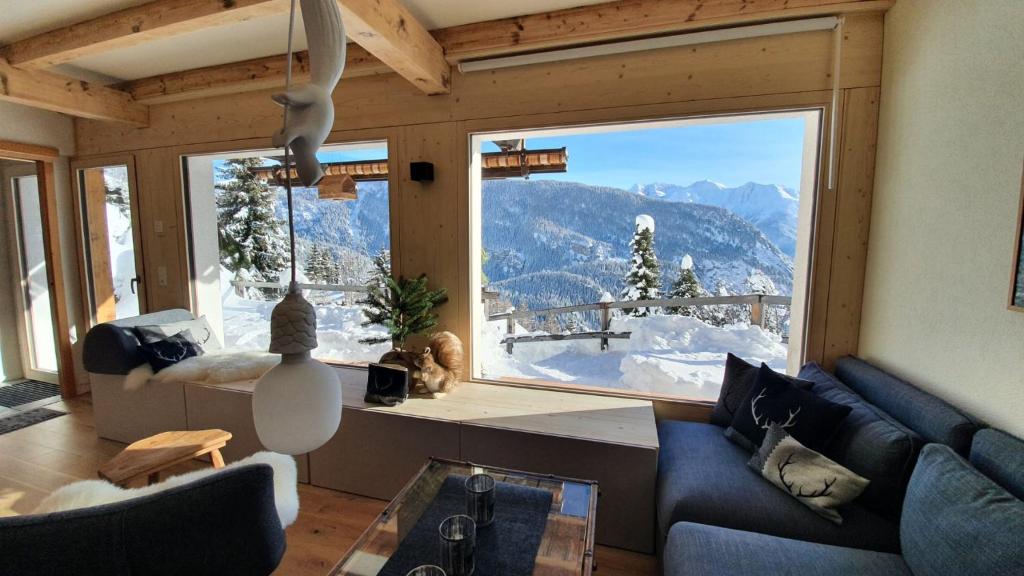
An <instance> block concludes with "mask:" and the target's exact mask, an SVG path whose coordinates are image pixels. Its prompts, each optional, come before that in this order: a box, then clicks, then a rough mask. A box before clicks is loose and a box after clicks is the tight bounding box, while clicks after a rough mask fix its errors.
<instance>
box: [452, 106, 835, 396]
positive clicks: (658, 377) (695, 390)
mask: <svg viewBox="0 0 1024 576" xmlns="http://www.w3.org/2000/svg"><path fill="white" fill-rule="evenodd" d="M819 122H820V114H819V112H818V111H808V112H786V113H773V114H758V115H746V116H736V117H729V118H713V119H700V120H679V121H657V122H644V123H632V124H621V125H602V126H587V127H577V128H565V129H550V130H526V131H516V132H507V133H490V134H476V135H474V136H473V137H472V154H473V158H472V168H471V170H472V174H471V182H472V194H473V205H474V208H473V210H474V212H473V213H474V218H473V222H474V223H473V250H475V251H476V252H477V255H478V256H477V257H476V258H474V266H477V267H478V270H476V271H475V272H474V274H473V277H474V278H476V277H477V276H479V281H478V290H479V297H478V298H475V299H474V302H476V303H478V304H476V310H475V311H474V338H475V340H474V347H473V350H474V358H473V369H474V376H475V377H477V378H482V379H487V380H502V381H517V382H527V383H536V384H540V385H552V384H554V385H562V386H565V385H568V386H587V387H600V388H606V389H615V390H622V391H627V392H631V393H650V394H654V395H658V396H674V397H686V398H698V399H715V398H717V396H718V391H719V389H720V385H721V381H722V375H723V371H724V366H725V358H726V354H727V353H729V352H732V353H734V354H737V355H739V356H741V357H743V358H746V359H747V360H749V361H752V362H765V363H767V364H768V365H769V366H771V367H772V368H775V369H779V370H786V369H787V367H788V366H796V365H798V362H799V359H800V355H801V352H802V350H801V347H802V342H803V325H804V313H803V306H804V300H805V292H806V269H807V262H808V247H809V246H810V236H811V226H810V224H811V221H812V220H813V218H812V213H813V206H812V204H813V198H814V190H815V172H816V166H817V157H818V140H819Z"/></svg>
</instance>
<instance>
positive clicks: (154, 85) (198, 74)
mask: <svg viewBox="0 0 1024 576" xmlns="http://www.w3.org/2000/svg"><path fill="white" fill-rule="evenodd" d="M287 61H288V60H287V58H286V57H285V55H284V54H281V55H278V56H268V57H266V58H254V59H252V60H246V61H244V62H233V63H230V64H221V65H218V66H207V67H205V68H198V69H194V70H185V71H183V72H172V73H169V74H161V75H159V76H151V77H148V78H141V79H139V80H130V81H128V82H122V83H120V84H118V85H117V88H118V89H120V90H123V91H125V92H128V93H129V94H131V95H132V96H133V97H134V98H135V100H136V101H138V102H143V103H146V104H159V103H163V102H176V101H179V100H192V99H195V98H207V97H210V96H219V95H223V94H237V93H239V92H253V91H257V90H267V89H271V88H281V87H282V86H283V84H284V76H285V67H286V66H285V64H286V63H287ZM292 62H293V66H292V74H293V77H294V80H295V81H297V82H305V81H306V80H309V53H308V52H306V51H301V52H296V53H295V55H294V57H293V60H292ZM388 72H391V68H389V67H388V66H387V65H386V64H384V63H383V62H381V61H380V60H378V59H377V58H376V57H374V56H373V55H372V54H370V53H369V52H367V51H366V50H365V49H364V48H362V47H361V46H358V45H356V44H352V43H350V44H349V46H348V52H347V61H346V63H345V73H344V75H343V76H342V77H343V78H355V77H358V76H369V75H371V74H384V73H388Z"/></svg>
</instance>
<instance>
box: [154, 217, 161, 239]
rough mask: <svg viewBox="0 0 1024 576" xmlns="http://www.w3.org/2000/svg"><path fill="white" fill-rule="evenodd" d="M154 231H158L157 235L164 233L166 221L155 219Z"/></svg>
mask: <svg viewBox="0 0 1024 576" xmlns="http://www.w3.org/2000/svg"><path fill="white" fill-rule="evenodd" d="M153 232H156V234H157V236H163V235H164V221H163V220H154V221H153Z"/></svg>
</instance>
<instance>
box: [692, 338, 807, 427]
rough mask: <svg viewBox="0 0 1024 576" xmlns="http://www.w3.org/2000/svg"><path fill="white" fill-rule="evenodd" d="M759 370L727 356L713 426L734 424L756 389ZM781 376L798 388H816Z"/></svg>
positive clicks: (712, 419)
mask: <svg viewBox="0 0 1024 576" xmlns="http://www.w3.org/2000/svg"><path fill="white" fill-rule="evenodd" d="M757 370H758V367H757V366H754V365H753V364H750V363H748V362H747V361H746V360H743V359H742V358H740V357H739V356H733V355H732V354H727V355H726V357H725V376H724V377H723V378H722V390H721V391H720V392H719V393H718V402H717V403H715V408H714V409H713V410H712V411H711V423H712V424H715V425H716V426H721V427H723V428H724V427H726V426H728V425H730V424H732V419H733V418H734V417H735V416H736V411H737V410H739V408H740V405H741V404H742V403H743V399H744V398H746V397H747V393H748V392H750V389H751V388H753V387H754V380H756V379H757ZM780 376H782V377H783V378H786V379H788V380H789V381H790V382H792V383H793V385H794V386H796V387H797V388H802V389H804V390H810V389H811V387H812V386H814V383H813V382H807V381H805V380H800V379H799V378H793V377H792V376H786V375H785V374H780Z"/></svg>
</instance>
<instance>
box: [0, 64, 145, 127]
mask: <svg viewBox="0 0 1024 576" xmlns="http://www.w3.org/2000/svg"><path fill="white" fill-rule="evenodd" d="M0 100H6V101H8V102H14V103H16V104H23V105H25V106H31V107H33V108H43V109H45V110H52V111H54V112H62V113H64V114H70V115H71V116H79V117H81V118H93V119H96V120H110V121H114V122H125V123H128V124H131V125H133V126H145V125H146V124H148V123H149V107H147V106H145V105H143V104H139V103H138V102H135V101H134V100H133V99H132V97H131V95H130V94H128V93H126V92H121V91H119V90H114V89H112V88H107V87H105V86H96V85H93V84H89V83H88V82H83V81H81V80H74V79H72V78H68V77H66V76H61V75H59V74H52V73H50V72H45V71H42V70H22V69H20V68H15V67H14V66H11V65H10V64H9V63H8V62H7V61H6V60H4V59H3V58H0Z"/></svg>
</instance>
